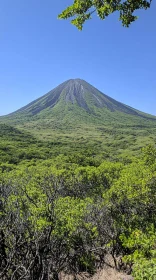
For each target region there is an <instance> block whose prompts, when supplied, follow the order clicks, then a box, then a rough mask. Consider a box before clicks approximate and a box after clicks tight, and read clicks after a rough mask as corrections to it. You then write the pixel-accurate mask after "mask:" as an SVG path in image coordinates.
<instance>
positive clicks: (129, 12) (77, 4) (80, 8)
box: [59, 0, 152, 30]
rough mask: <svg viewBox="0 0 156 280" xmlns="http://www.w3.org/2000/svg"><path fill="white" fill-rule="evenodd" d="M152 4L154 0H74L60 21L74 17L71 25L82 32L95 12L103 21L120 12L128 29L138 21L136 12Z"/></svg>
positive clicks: (61, 15)
mask: <svg viewBox="0 0 156 280" xmlns="http://www.w3.org/2000/svg"><path fill="white" fill-rule="evenodd" d="M151 2H152V0H147V1H144V0H125V1H121V0H106V1H105V0H74V3H73V4H72V5H71V6H69V7H67V8H66V9H65V10H64V11H63V12H62V13H61V14H60V15H59V19H68V18H71V17H72V18H73V19H72V20H71V23H72V24H74V25H75V26H76V27H77V28H78V29H79V30H82V28H83V24H84V23H85V21H87V20H88V19H91V15H92V14H93V13H94V12H96V13H97V15H98V16H99V18H100V19H102V20H104V19H105V18H106V17H108V16H109V15H110V14H112V13H114V12H119V14H120V15H119V20H120V21H121V22H122V25H123V26H125V27H128V26H129V25H130V24H131V23H132V22H133V21H135V20H136V19H137V16H136V15H134V12H135V11H137V10H139V9H148V8H150V5H151Z"/></svg>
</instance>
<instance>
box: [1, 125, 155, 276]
mask: <svg viewBox="0 0 156 280" xmlns="http://www.w3.org/2000/svg"><path fill="white" fill-rule="evenodd" d="M2 132H3V133H2ZM0 137H1V147H0V149H1V150H0V151H1V153H0V158H1V165H0V224H1V228H0V279H2V280H6V279H7V280H8V279H9V280H12V279H13V280H14V279H18V280H19V279H31V280H32V279H47V278H48V277H49V279H58V275H59V273H60V272H64V273H66V274H72V275H75V277H77V275H78V274H80V273H83V272H87V273H88V274H89V275H93V274H94V273H95V272H96V269H97V268H100V267H101V268H102V267H103V265H104V263H105V261H106V257H107V256H108V254H109V255H111V256H112V257H113V259H114V264H115V266H116V268H117V269H118V270H122V271H125V272H126V273H131V274H132V275H133V276H134V279H136V280H141V279H143V280H144V279H151V280H154V277H155V275H156V270H155V268H156V250H155V249H156V243H155V240H156V231H155V229H156V196H155V184H156V148H155V147H154V145H152V144H151V145H147V146H145V147H144V148H143V149H142V151H141V150H140V151H139V150H137V154H138V155H137V154H135V156H134V155H132V154H131V153H130V154H128V151H127V156H126V158H125V157H122V156H119V157H118V158H117V156H115V157H113V156H109V155H108V154H107V155H106V153H105V152H103V151H102V150H101V151H99V150H98V149H97V150H94V151H93V146H92V145H91V146H90V147H89V145H88V148H86V150H85V148H84V147H81V148H80V147H79V149H78V148H77V150H74V148H73V149H70V150H69V149H67V146H66V145H65V146H64V145H63V146H61V144H60V143H50V142H49V143H47V142H45V141H41V140H37V139H36V138H35V137H34V136H31V134H29V133H26V132H25V131H21V130H19V129H17V128H13V127H11V126H8V125H1V135H0ZM15 147H16V148H15ZM115 149H116V146H115V147H114V151H115ZM60 150H61V153H60ZM111 153H112V151H111ZM119 257H120V258H121V259H120V262H119V261H118V258H119ZM121 260H122V261H121Z"/></svg>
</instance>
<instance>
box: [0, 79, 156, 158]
mask: <svg viewBox="0 0 156 280" xmlns="http://www.w3.org/2000/svg"><path fill="white" fill-rule="evenodd" d="M0 123H5V124H7V125H10V126H14V127H16V128H17V129H20V130H21V129H22V131H23V130H24V133H25V132H26V133H27V132H29V133H31V135H33V136H35V137H37V138H38V139H40V140H45V141H50V142H51V141H52V143H53V145H55V148H56V146H57V147H58V148H57V149H58V153H59V152H60V149H61V148H62V147H63V148H62V149H63V151H64V150H66V151H68V150H69V147H73V149H76V147H77V149H80V147H84V149H86V147H91V149H98V151H99V150H105V151H106V152H109V153H113V154H114V155H115V153H116V154H118V153H120V151H121V150H122V151H123V150H124V151H126V149H127V150H132V153H133V151H134V152H135V151H138V149H140V148H141V147H142V146H145V145H146V144H147V143H153V141H154V142H155V137H156V117H154V116H151V115H148V114H145V113H143V112H140V111H138V110H136V109H133V108H131V107H129V106H127V105H124V104H122V103H121V102H118V101H116V100H114V99H112V98H111V97H109V96H107V95H105V94H103V93H102V92H100V91H99V90H98V89H96V88H95V87H93V86H92V85H90V84H89V83H87V82H85V81H84V80H81V79H71V80H68V81H66V82H64V83H62V84H61V85H59V86H57V87H56V88H55V89H53V90H51V91H50V92H48V93H47V94H45V95H43V96H42V97H40V98H38V99H37V100H35V101H33V102H31V103H29V104H28V105H26V106H25V107H23V108H21V109H19V110H17V111H16V112H13V113H11V114H9V115H7V116H4V117H0ZM89 149H90V148H89Z"/></svg>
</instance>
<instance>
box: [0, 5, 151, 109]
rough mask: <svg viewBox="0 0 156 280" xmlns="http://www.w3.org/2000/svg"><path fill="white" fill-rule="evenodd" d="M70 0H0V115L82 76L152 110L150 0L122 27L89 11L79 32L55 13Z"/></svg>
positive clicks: (109, 92) (129, 102)
mask: <svg viewBox="0 0 156 280" xmlns="http://www.w3.org/2000/svg"><path fill="white" fill-rule="evenodd" d="M71 3H72V0H46V1H45V0H0V115H3V114H7V113H10V112H12V111H14V110H16V109H18V108H20V107H22V106H24V105H26V104H27V103H29V102H30V101H32V100H34V99H36V98H38V97H39V96H42V95H43V94H45V93H46V92H48V91H49V90H51V89H53V88H54V87H56V86H57V85H58V84H60V83H61V82H63V81H65V80H67V79H70V78H82V79H85V80H86V81H88V82H90V83H91V84H92V85H94V86H95V87H97V88H98V89H100V90H101V91H102V92H104V93H106V94H107V95H109V96H111V97H113V98H115V99H117V100H118V101H121V102H123V103H125V104H127V105H130V106H132V107H134V108H137V109H139V110H142V111H144V112H147V113H151V114H154V115H156V16H155V11H156V1H155V0H153V3H152V7H151V9H150V10H148V11H141V12H139V16H140V18H139V20H138V21H137V22H135V23H133V24H132V25H131V27H130V28H129V29H126V28H123V27H122V26H121V23H120V22H119V21H118V20H117V15H114V16H111V17H109V18H108V19H107V20H106V21H101V20H99V19H98V18H96V17H94V19H93V20H91V21H89V22H88V23H87V24H86V25H85V26H84V30H83V31H82V32H80V31H78V30H77V29H76V28H75V27H74V26H72V25H71V24H70V22H69V21H61V20H57V15H58V13H59V12H61V11H62V9H63V8H65V7H66V6H67V5H69V4H71Z"/></svg>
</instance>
